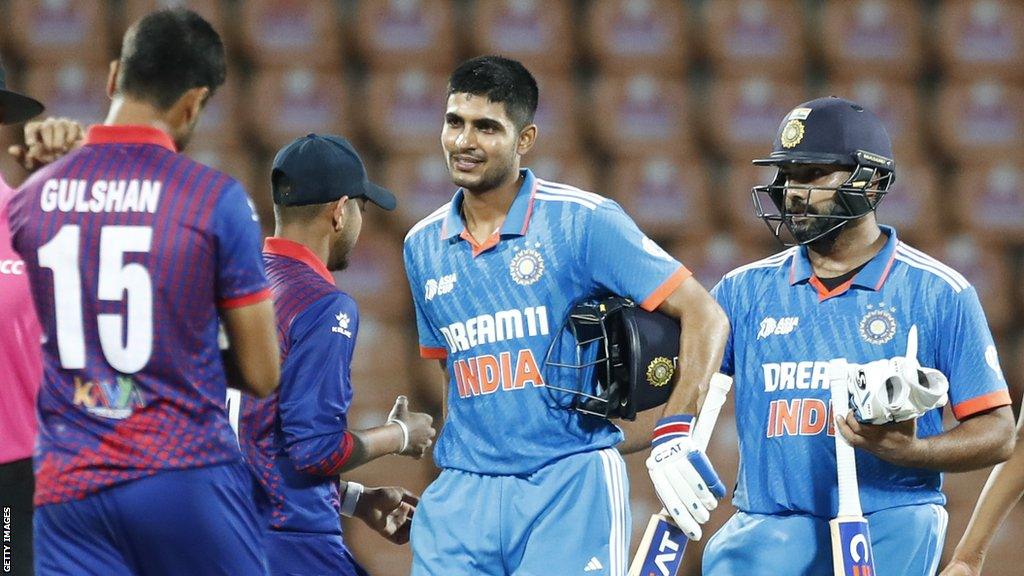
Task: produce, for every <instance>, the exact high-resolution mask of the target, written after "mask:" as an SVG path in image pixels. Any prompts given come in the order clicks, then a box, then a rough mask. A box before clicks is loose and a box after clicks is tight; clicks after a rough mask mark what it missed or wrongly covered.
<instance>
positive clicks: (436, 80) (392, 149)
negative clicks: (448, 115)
mask: <svg viewBox="0 0 1024 576" xmlns="http://www.w3.org/2000/svg"><path fill="white" fill-rule="evenodd" d="M447 84H448V77H447V76H446V75H444V74H440V73H430V72H427V71H425V70H422V69H408V70H403V71H401V72H381V73H376V74H372V75H371V76H370V78H369V80H368V81H367V83H366V86H365V94H364V97H363V106H362V108H361V109H360V111H361V114H360V121H361V122H363V123H364V125H363V127H362V129H363V130H364V131H365V133H366V134H367V135H368V136H369V138H370V140H371V141H372V142H373V143H374V145H376V146H378V147H379V148H380V149H381V150H386V151H387V152H388V153H389V154H395V153H410V152H413V153H415V152H433V153H435V154H438V153H440V146H439V144H438V143H439V140H440V137H441V129H442V128H443V127H444V111H445V99H444V95H445V94H446V87H447Z"/></svg>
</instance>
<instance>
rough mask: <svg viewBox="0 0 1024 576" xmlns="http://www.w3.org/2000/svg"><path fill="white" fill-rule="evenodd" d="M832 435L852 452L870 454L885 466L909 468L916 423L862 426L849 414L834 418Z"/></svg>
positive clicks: (913, 456) (913, 457)
mask: <svg viewBox="0 0 1024 576" xmlns="http://www.w3.org/2000/svg"><path fill="white" fill-rule="evenodd" d="M836 433H838V434H842V435H843V437H844V438H846V441H847V442H849V443H850V445H851V446H853V447H854V448H861V449H864V450H867V451H868V452H871V453H872V454H874V455H875V456H878V457H879V458H881V459H882V460H885V461H886V462H890V463H892V464H897V465H900V466H913V465H914V464H913V462H915V461H916V455H917V453H916V452H917V449H918V448H919V447H920V446H921V442H920V440H919V439H918V438H917V419H914V420H905V421H903V422H893V423H889V424H866V423H864V422H860V421H859V420H857V417H856V416H855V415H854V413H853V411H852V410H851V411H850V412H849V413H847V414H846V416H845V417H837V418H836Z"/></svg>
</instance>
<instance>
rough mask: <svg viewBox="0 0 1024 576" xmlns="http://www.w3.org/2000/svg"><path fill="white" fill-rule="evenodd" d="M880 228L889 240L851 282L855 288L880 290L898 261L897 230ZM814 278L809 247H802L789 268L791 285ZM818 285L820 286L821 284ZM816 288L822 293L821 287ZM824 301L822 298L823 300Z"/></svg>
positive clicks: (842, 287) (843, 289)
mask: <svg viewBox="0 0 1024 576" xmlns="http://www.w3.org/2000/svg"><path fill="white" fill-rule="evenodd" d="M879 228H881V229H882V234H885V235H886V236H888V237H889V239H888V240H886V242H885V246H883V247H882V249H881V250H880V251H879V252H878V254H875V257H874V258H872V259H871V260H870V261H868V265H867V266H865V267H864V268H862V269H861V271H860V272H858V273H857V274H856V275H855V276H854V277H853V280H851V282H850V284H851V285H853V286H859V287H861V288H866V289H868V290H880V289H881V288H882V285H883V284H885V279H886V278H888V277H889V271H890V270H892V263H893V261H895V259H896V245H897V244H899V238H897V237H896V230H895V229H894V228H892V227H891V226H882V225H879ZM813 277H814V269H813V268H812V267H811V261H810V259H809V258H808V256H807V246H801V247H800V250H799V251H797V253H796V255H795V256H794V257H793V263H792V264H790V267H789V284H790V285H791V286H795V285H796V284H800V283H804V282H810V281H811V279H812V278H813ZM816 284H820V282H818V283H816ZM816 287H817V288H818V289H819V291H821V287H819V286H816ZM847 288H849V285H843V286H840V287H838V288H836V289H835V290H833V291H832V292H828V293H826V294H825V295H824V296H827V297H832V296H838V295H839V294H842V293H843V292H845V291H846V289H847ZM824 299H825V298H822V300H824Z"/></svg>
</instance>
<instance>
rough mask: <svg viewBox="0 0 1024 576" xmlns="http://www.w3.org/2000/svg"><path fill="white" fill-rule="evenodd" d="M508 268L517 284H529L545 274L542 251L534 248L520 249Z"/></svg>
mask: <svg viewBox="0 0 1024 576" xmlns="http://www.w3.org/2000/svg"><path fill="white" fill-rule="evenodd" d="M508 269H509V273H510V274H511V275H512V279H513V280H515V282H516V284H519V285H520V286H529V285H531V284H533V283H534V282H536V281H537V280H540V277H541V276H543V275H544V258H542V257H541V255H540V252H537V251H536V250H533V249H532V248H527V249H526V250H520V251H519V253H518V254H516V255H515V256H513V257H512V262H511V263H510V264H509V266H508Z"/></svg>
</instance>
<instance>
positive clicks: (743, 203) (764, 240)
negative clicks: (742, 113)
mask: <svg viewBox="0 0 1024 576" xmlns="http://www.w3.org/2000/svg"><path fill="white" fill-rule="evenodd" d="M769 152H771V144H770V143H769V144H766V145H765V147H764V149H763V150H761V151H760V153H759V154H758V155H757V157H762V156H767V155H768V153H769ZM753 158H754V157H753V156H752V157H751V158H748V159H743V160H734V161H733V162H731V163H730V164H729V165H728V166H727V167H726V170H725V175H724V176H725V177H724V180H723V184H722V186H723V188H724V189H722V190H719V191H717V193H716V194H715V198H716V201H715V202H714V203H713V207H714V208H716V209H717V210H718V217H719V219H720V220H721V221H722V222H724V223H725V224H726V226H725V228H726V230H728V232H729V234H731V235H732V236H733V238H735V239H736V240H737V241H738V242H741V243H753V244H762V245H764V246H766V247H769V248H771V249H775V248H778V250H781V249H782V245H781V244H779V243H778V242H777V241H776V239H775V237H774V236H772V233H771V231H770V230H769V229H768V227H767V226H766V225H765V223H764V222H763V221H761V219H760V218H758V217H757V215H756V214H755V213H754V201H753V199H752V198H751V195H750V192H751V189H752V188H753V187H754V186H762V185H767V184H771V183H772V180H774V179H775V172H776V170H775V168H774V167H772V166H754V165H753V164H751V162H750V161H751V160H752V159H753Z"/></svg>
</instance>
